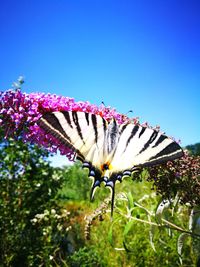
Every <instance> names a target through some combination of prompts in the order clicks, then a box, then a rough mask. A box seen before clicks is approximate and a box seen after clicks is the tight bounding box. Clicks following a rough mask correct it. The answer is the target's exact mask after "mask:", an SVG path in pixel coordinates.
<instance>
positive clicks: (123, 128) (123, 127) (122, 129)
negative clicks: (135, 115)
mask: <svg viewBox="0 0 200 267" xmlns="http://www.w3.org/2000/svg"><path fill="white" fill-rule="evenodd" d="M127 125H128V123H127V124H124V125H123V126H122V128H121V131H120V135H122V133H123V131H124V130H125V129H126V127H127Z"/></svg>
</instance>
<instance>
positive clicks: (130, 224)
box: [123, 220, 134, 237]
mask: <svg viewBox="0 0 200 267" xmlns="http://www.w3.org/2000/svg"><path fill="white" fill-rule="evenodd" d="M133 223H134V221H133V220H131V221H129V222H128V223H127V224H126V225H125V227H124V232H123V236H124V237H125V236H126V235H127V234H128V232H129V231H130V230H131V228H132V226H133Z"/></svg>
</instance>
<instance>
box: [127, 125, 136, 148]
mask: <svg viewBox="0 0 200 267" xmlns="http://www.w3.org/2000/svg"><path fill="white" fill-rule="evenodd" d="M138 130H139V126H138V125H135V126H134V127H133V129H132V131H131V135H130V136H129V138H128V140H127V142H126V148H127V146H128V144H129V142H130V141H131V139H132V138H133V137H134V136H135V135H136V133H137V131H138ZM126 148H125V150H126Z"/></svg>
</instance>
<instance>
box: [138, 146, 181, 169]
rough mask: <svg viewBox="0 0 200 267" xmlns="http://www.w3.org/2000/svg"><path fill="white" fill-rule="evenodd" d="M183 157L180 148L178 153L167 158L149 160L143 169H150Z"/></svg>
mask: <svg viewBox="0 0 200 267" xmlns="http://www.w3.org/2000/svg"><path fill="white" fill-rule="evenodd" d="M183 155H184V153H183V151H182V149H180V148H179V150H178V151H176V152H174V153H172V154H170V155H165V156H163V157H160V158H154V159H151V160H149V161H148V162H146V163H144V164H142V167H150V166H154V165H157V164H161V163H164V162H167V161H169V160H175V159H178V158H181V157H182V156H183Z"/></svg>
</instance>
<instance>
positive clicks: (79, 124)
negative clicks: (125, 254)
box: [38, 111, 183, 216]
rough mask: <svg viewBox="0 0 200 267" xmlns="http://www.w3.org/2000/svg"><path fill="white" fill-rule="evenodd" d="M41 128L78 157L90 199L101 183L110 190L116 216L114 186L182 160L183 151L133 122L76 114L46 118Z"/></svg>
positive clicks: (159, 135)
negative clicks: (89, 180) (137, 172)
mask: <svg viewBox="0 0 200 267" xmlns="http://www.w3.org/2000/svg"><path fill="white" fill-rule="evenodd" d="M38 125H39V126H40V127H41V128H42V129H44V130H45V131H46V132H47V133H50V134H51V135H53V136H54V137H56V138H57V139H58V140H59V141H60V142H61V143H62V144H64V145H66V146H68V147H69V148H71V149H72V150H73V151H74V152H76V154H77V159H79V160H81V161H82V162H83V167H86V168H88V169H89V177H93V184H92V188H91V199H93V196H94V192H95V189H96V187H98V186H100V184H101V183H102V182H104V183H105V185H106V186H108V187H109V188H110V189H111V216H112V213H113V205H114V194H115V183H116V182H117V181H119V182H121V181H122V178H123V176H127V175H128V176H130V175H131V173H132V172H133V171H134V170H136V169H137V168H138V167H146V166H152V165H156V164H160V163H163V162H166V161H168V160H174V159H176V158H179V157H181V156H183V150H182V149H181V147H180V146H179V145H178V144H177V143H176V142H175V141H174V140H172V139H171V138H169V137H167V136H166V135H164V134H162V133H160V132H159V131H157V130H154V129H151V128H148V127H143V126H141V125H137V124H134V123H131V122H126V123H123V124H118V123H117V121H116V120H115V119H112V120H111V121H110V122H108V121H106V120H105V119H104V118H102V117H101V116H100V115H95V114H91V113H85V112H76V111H56V112H49V113H46V114H44V115H43V116H42V117H41V118H40V120H39V121H38Z"/></svg>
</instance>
